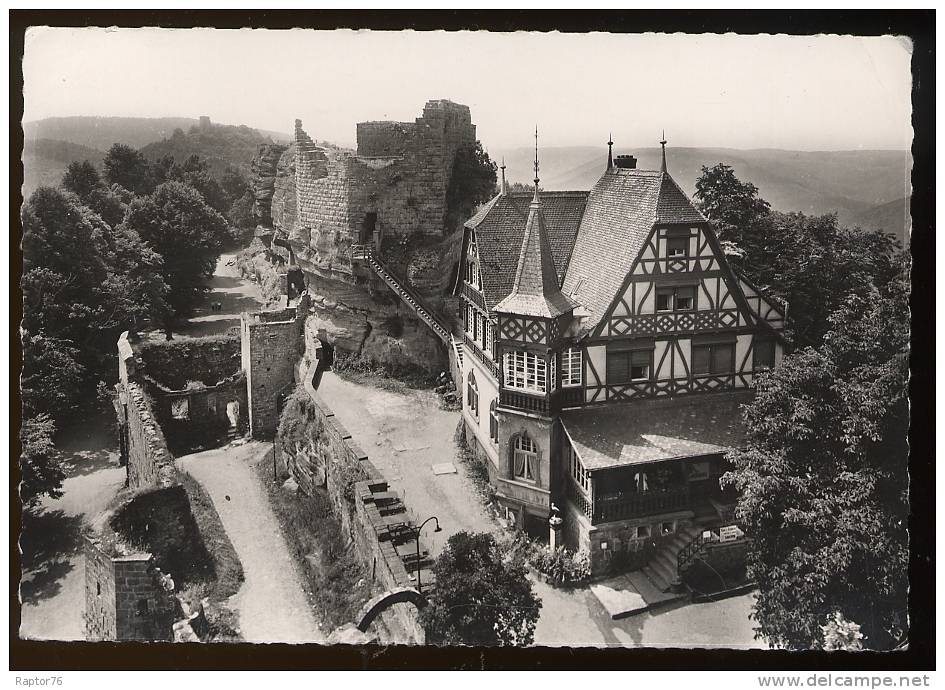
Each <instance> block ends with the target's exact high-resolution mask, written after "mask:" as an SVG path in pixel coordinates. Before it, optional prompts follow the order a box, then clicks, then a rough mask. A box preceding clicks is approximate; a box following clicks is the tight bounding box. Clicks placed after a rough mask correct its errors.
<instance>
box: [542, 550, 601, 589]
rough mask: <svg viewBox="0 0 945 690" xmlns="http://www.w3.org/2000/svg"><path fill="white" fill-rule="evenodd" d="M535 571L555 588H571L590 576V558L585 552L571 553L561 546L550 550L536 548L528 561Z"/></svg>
mask: <svg viewBox="0 0 945 690" xmlns="http://www.w3.org/2000/svg"><path fill="white" fill-rule="evenodd" d="M529 565H531V566H532V567H533V568H534V569H535V570H537V571H538V572H540V573H541V574H542V575H544V576H545V577H547V578H548V581H549V583H550V584H552V585H554V586H555V587H573V586H575V585H579V584H582V583H584V582H585V581H586V580H587V579H588V578H590V576H591V558H590V555H589V554H588V553H587V552H586V551H578V552H577V553H572V552H571V551H570V550H568V549H566V548H565V547H563V546H559V547H558V548H556V549H554V550H552V549H551V548H550V547H547V546H538V547H536V548H535V549H534V550H533V551H532V553H531V559H530V560H529Z"/></svg>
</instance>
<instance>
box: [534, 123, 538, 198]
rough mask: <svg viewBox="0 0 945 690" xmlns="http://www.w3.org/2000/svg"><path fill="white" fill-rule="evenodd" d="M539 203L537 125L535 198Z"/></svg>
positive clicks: (536, 132) (536, 128)
mask: <svg viewBox="0 0 945 690" xmlns="http://www.w3.org/2000/svg"><path fill="white" fill-rule="evenodd" d="M533 201H538V125H535V198H534V199H533Z"/></svg>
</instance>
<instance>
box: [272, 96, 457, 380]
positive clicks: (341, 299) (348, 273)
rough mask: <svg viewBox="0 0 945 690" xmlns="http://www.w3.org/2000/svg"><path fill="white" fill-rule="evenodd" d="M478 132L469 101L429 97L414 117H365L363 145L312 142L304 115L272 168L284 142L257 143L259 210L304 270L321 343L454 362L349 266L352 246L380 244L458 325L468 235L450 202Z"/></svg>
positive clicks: (407, 364)
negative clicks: (459, 165)
mask: <svg viewBox="0 0 945 690" xmlns="http://www.w3.org/2000/svg"><path fill="white" fill-rule="evenodd" d="M475 132H476V128H475V125H473V124H472V122H471V119H470V114H469V109H468V108H467V107H466V106H462V105H458V104H455V103H450V102H449V101H429V102H428V103H427V104H426V105H425V107H424V110H423V114H422V115H421V117H418V118H417V119H416V120H415V121H414V122H393V123H392V122H366V123H360V124H359V125H358V127H357V137H358V148H357V150H356V151H352V150H349V149H342V148H338V147H334V146H331V145H328V144H325V143H323V142H316V141H314V140H313V139H312V138H311V137H310V136H309V135H308V134H307V133H306V132H305V130H304V129H303V128H302V123H301V122H300V121H296V123H295V142H294V143H293V144H292V145H290V146H289V147H287V148H285V149H284V150H282V151H281V154H280V155H279V158H278V161H276V162H275V163H274V164H273V158H274V156H275V151H276V149H265V150H263V149H262V148H261V149H260V161H259V162H258V164H257V165H256V166H255V167H254V170H256V169H257V167H258V169H259V170H260V174H259V175H258V180H259V185H260V188H259V189H256V190H255V191H256V194H257V199H260V200H262V201H261V202H260V203H259V204H258V206H260V208H262V207H263V206H264V204H265V203H268V211H269V221H270V223H271V226H272V232H273V238H272V242H271V246H270V247H269V249H270V253H271V254H272V255H273V256H275V258H276V259H277V260H280V261H285V262H287V263H290V264H297V265H298V266H300V267H301V268H302V270H303V271H304V273H305V277H306V282H307V285H308V288H309V291H310V293H311V294H312V296H313V302H312V309H313V313H314V316H315V318H314V319H310V322H312V323H313V324H314V327H315V328H317V329H318V330H319V333H320V337H321V338H322V339H323V340H325V341H326V342H328V343H330V344H331V345H333V346H334V347H336V348H337V349H339V350H341V351H344V352H348V353H352V354H358V355H361V356H363V357H364V358H367V359H371V360H374V361H376V362H378V363H380V364H383V365H385V366H387V367H389V368H391V369H394V370H396V369H400V368H412V369H422V370H426V371H428V372H433V373H435V372H436V371H438V370H442V369H443V368H445V366H446V352H445V351H444V349H443V348H442V346H441V343H440V342H439V340H438V338H437V337H436V336H435V335H434V334H433V332H432V331H430V330H429V328H428V327H427V326H426V325H425V324H424V323H423V322H422V321H420V320H419V318H418V317H417V316H416V314H415V313H414V312H413V311H412V310H411V309H410V308H408V307H407V306H406V305H404V304H403V303H402V302H401V301H400V300H399V298H398V297H397V296H396V295H395V294H394V293H393V292H392V291H391V290H390V289H389V288H388V287H387V286H386V284H385V283H384V282H383V281H381V280H380V279H378V278H377V276H375V275H374V274H373V273H372V272H371V270H370V268H369V267H367V266H366V265H363V264H361V265H359V264H357V263H355V264H352V261H351V246H352V245H354V244H365V243H373V245H374V246H375V248H377V249H378V250H379V255H380V257H381V259H382V260H383V262H384V264H385V266H386V267H389V268H390V270H391V272H392V273H393V274H394V275H396V276H397V278H398V280H400V281H402V282H403V283H405V284H406V285H409V286H410V287H412V288H413V289H414V290H415V291H416V292H417V293H419V294H420V296H421V298H422V299H423V300H424V302H425V306H427V307H428V308H430V309H434V310H436V311H437V312H439V314H440V315H441V317H444V318H445V319H446V320H448V321H451V322H452V321H454V320H455V316H454V315H453V314H452V311H453V310H454V309H455V304H454V303H452V302H451V300H450V299H449V297H448V295H449V291H450V288H451V286H452V281H453V278H454V276H455V270H456V266H457V265H458V259H459V256H458V247H459V244H460V241H461V239H462V233H461V232H458V231H456V230H455V229H454V230H453V231H452V232H447V230H449V229H448V228H446V227H445V224H446V222H447V217H448V212H447V198H446V197H447V190H448V188H449V182H450V177H451V175H452V168H453V162H454V160H455V157H456V154H457V152H458V151H459V150H460V149H461V148H462V147H464V146H469V145H472V144H474V143H475ZM254 179H256V178H254ZM260 218H263V215H261V216H260ZM270 258H272V257H270Z"/></svg>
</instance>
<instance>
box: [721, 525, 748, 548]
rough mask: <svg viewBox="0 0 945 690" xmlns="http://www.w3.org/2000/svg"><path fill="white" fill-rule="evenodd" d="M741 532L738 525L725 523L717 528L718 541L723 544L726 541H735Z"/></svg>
mask: <svg viewBox="0 0 945 690" xmlns="http://www.w3.org/2000/svg"><path fill="white" fill-rule="evenodd" d="M743 534H744V532H742V531H741V530H740V529H739V528H738V525H725V526H724V527H720V528H719V541H720V542H721V543H723V544H724V543H725V542H728V541H735V540H736V539H738V538H739V537H740V536H742V535H743Z"/></svg>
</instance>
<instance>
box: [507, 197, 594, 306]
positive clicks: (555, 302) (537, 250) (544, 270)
mask: <svg viewBox="0 0 945 690" xmlns="http://www.w3.org/2000/svg"><path fill="white" fill-rule="evenodd" d="M574 307H575V304H574V302H573V301H572V300H570V299H568V298H567V297H565V296H564V295H562V294H561V288H560V287H559V285H558V273H557V271H556V269H555V264H554V259H553V258H552V252H551V243H550V242H549V240H548V232H547V230H546V228H545V219H544V214H543V213H542V203H541V200H540V198H539V195H538V194H536V195H535V198H534V200H533V201H532V202H531V204H530V205H529V208H528V218H527V219H526V220H525V231H524V235H523V238H522V246H521V250H520V251H519V256H518V264H517V265H516V268H515V280H514V281H513V283H512V291H511V292H510V293H509V295H508V297H506V298H505V299H503V300H502V301H501V302H499V303H498V304H497V305H495V307H494V309H495V310H496V311H502V312H506V313H508V314H523V315H526V316H542V317H546V318H555V317H557V316H560V315H561V314H563V313H565V312H567V311H570V310H572V309H574Z"/></svg>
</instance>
